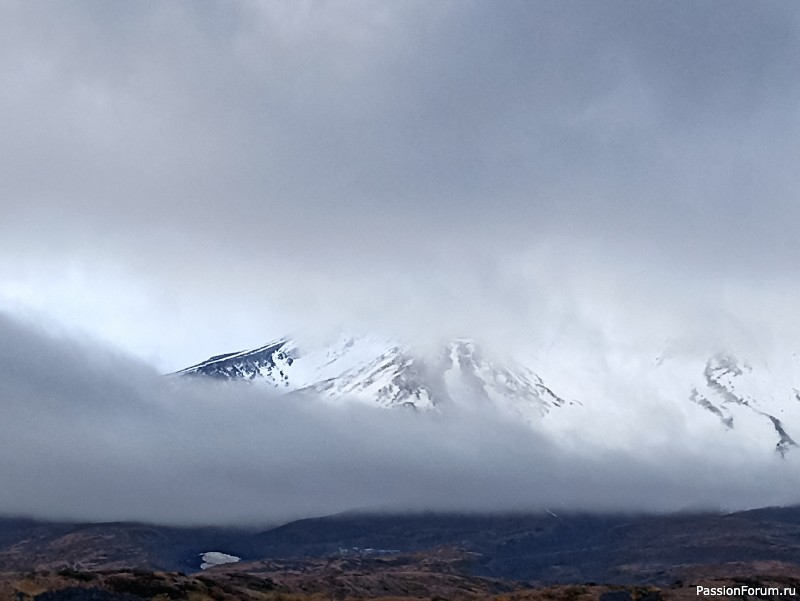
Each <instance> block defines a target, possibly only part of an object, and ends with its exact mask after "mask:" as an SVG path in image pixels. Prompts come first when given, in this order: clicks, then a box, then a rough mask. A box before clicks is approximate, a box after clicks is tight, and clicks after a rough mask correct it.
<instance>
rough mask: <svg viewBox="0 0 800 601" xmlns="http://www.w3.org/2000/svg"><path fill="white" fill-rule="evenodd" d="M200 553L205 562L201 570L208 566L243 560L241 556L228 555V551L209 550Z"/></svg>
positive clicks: (201, 565)
mask: <svg viewBox="0 0 800 601" xmlns="http://www.w3.org/2000/svg"><path fill="white" fill-rule="evenodd" d="M200 555H201V557H202V559H203V563H201V564H200V569H201V570H207V569H208V568H213V567H214V566H221V565H224V564H226V563H236V562H237V561H239V560H241V557H236V556H235V555H228V554H227V553H220V552H219V551H207V552H206V553H201V554H200Z"/></svg>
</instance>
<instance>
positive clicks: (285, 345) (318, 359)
mask: <svg viewBox="0 0 800 601" xmlns="http://www.w3.org/2000/svg"><path fill="white" fill-rule="evenodd" d="M177 373H178V374H182V375H203V376H209V377H213V378H219V379H226V380H246V381H253V382H257V383H260V384H262V385H268V386H271V387H273V388H275V389H277V390H280V391H284V392H286V393H307V394H317V395H321V396H323V397H327V398H330V399H333V400H339V399H354V400H360V401H364V402H368V403H377V404H378V405H381V406H383V407H397V406H404V407H409V408H415V409H442V408H444V407H446V406H447V405H452V404H456V405H467V404H472V405H478V406H479V405H488V406H494V407H497V408H500V409H502V410H504V411H507V412H510V413H511V414H515V415H518V416H520V417H522V418H523V419H526V420H532V419H537V418H539V417H541V416H543V415H544V414H546V413H547V412H549V411H551V410H552V409H554V408H557V407H560V406H562V405H564V404H565V401H564V399H562V398H560V397H559V396H558V395H557V394H556V393H555V392H553V391H552V390H551V389H550V388H548V387H547V386H546V385H545V384H544V382H543V381H542V379H541V378H540V377H539V376H537V375H536V374H535V373H534V372H533V371H531V370H530V369H529V368H528V367H526V366H525V365H523V364H522V363H520V362H517V361H515V360H514V359H511V358H508V357H500V356H499V355H495V354H490V353H488V352H487V351H484V350H483V349H482V348H480V347H479V346H478V345H477V344H476V343H475V342H474V341H472V340H453V341H451V342H449V343H447V344H444V345H442V346H441V347H440V348H438V349H437V350H435V351H434V352H424V353H423V352H419V351H415V350H412V349H411V348H410V347H408V346H405V345H401V344H399V343H397V342H396V341H392V340H386V339H378V338H368V337H342V338H340V339H338V340H337V341H336V342H335V343H333V344H323V345H303V344H302V343H300V342H298V341H297V340H295V339H293V338H281V339H278V340H274V341H272V342H270V343H269V344H267V345H264V346H262V347H259V348H257V349H253V350H249V351H242V352H238V353H229V354H226V355H217V356H215V357H211V358H210V359H208V360H207V361H204V362H202V363H199V364H197V365H194V366H192V367H188V368H186V369H183V370H181V371H179V372H177Z"/></svg>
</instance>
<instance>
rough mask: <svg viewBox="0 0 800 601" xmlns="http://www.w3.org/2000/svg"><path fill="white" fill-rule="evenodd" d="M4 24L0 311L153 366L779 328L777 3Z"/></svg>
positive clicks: (172, 10)
mask: <svg viewBox="0 0 800 601" xmlns="http://www.w3.org/2000/svg"><path fill="white" fill-rule="evenodd" d="M0 11H2V14H0V40H1V41H0V45H1V46H0V50H2V52H0V57H1V58H0V67H1V68H0V73H2V75H0V77H1V78H2V80H1V81H0V114H2V115H3V117H2V118H0V134H2V137H3V145H2V148H0V212H1V215H2V219H0V283H2V286H0V302H3V301H4V299H5V302H4V303H3V304H4V306H7V307H11V308H13V309H14V310H15V311H22V310H26V308H31V307H32V308H33V309H40V310H41V311H42V312H43V313H44V314H51V315H53V314H54V315H55V317H56V318H57V319H63V320H64V321H67V322H73V323H75V324H76V327H80V328H84V329H88V330H90V331H91V332H92V333H93V334H94V335H95V336H100V337H104V338H107V339H114V340H115V341H116V342H117V343H118V344H120V345H121V346H123V347H127V348H131V349H133V350H135V351H136V352H137V353H138V354H139V355H142V356H145V357H146V358H148V360H149V359H152V360H153V362H155V363H158V364H159V366H160V367H162V369H174V368H178V367H181V366H182V365H184V364H186V363H189V362H191V361H193V360H196V359H199V358H200V357H202V356H204V355H207V354H211V353H215V352H222V351H226V350H232V349H233V348H236V347H238V346H248V345H256V344H258V343H259V342H260V341H261V338H262V337H269V336H274V335H277V334H280V333H281V332H282V331H283V330H284V329H290V328H294V327H296V326H298V325H311V326H312V327H321V326H323V325H329V324H332V323H338V322H340V321H362V322H367V325H368V326H375V325H380V326H383V327H387V328H389V329H397V330H409V329H410V330H416V331H420V332H426V333H427V332H436V333H442V334H451V333H453V332H458V333H470V334H477V335H485V336H493V337H495V338H501V339H505V338H514V337H515V336H516V337H518V338H520V339H521V340H522V341H525V340H527V341H530V340H534V341H541V340H543V339H545V338H546V337H547V336H548V335H550V334H551V333H552V332H553V331H561V330H563V329H564V328H561V330H560V329H559V328H560V325H559V324H562V325H564V327H575V326H573V325H570V324H575V323H578V322H583V321H585V322H587V323H586V324H585V329H587V330H588V331H589V334H588V337H589V338H591V337H592V336H593V335H594V333H593V332H594V331H601V332H603V335H608V332H607V331H606V330H607V329H608V328H609V327H612V326H613V329H614V330H615V333H614V336H616V337H619V336H621V334H620V332H622V331H630V332H635V333H637V334H638V333H641V332H645V331H646V333H647V334H648V335H652V336H653V337H654V338H657V339H659V340H663V338H664V337H665V336H666V335H677V336H682V335H686V336H689V335H693V336H696V337H698V338H700V339H707V338H720V339H727V338H731V337H733V338H741V337H744V338H757V337H758V336H759V335H761V334H759V333H762V332H765V331H766V332H773V331H774V332H780V331H781V330H782V329H785V328H789V330H792V329H793V326H792V321H793V320H792V319H791V315H790V314H787V312H786V311H785V310H783V306H784V305H785V301H784V300H782V299H786V298H794V297H796V296H797V294H798V292H799V291H798V289H797V285H796V280H797V279H796V277H795V269H796V268H795V265H797V263H798V258H800V257H798V254H800V252H799V251H800V243H798V238H797V236H796V235H795V224H796V223H798V222H799V221H800V214H799V212H798V206H800V205H798V203H797V202H796V198H795V195H796V191H797V189H798V180H797V175H796V172H797V169H796V168H795V163H796V160H795V159H796V157H797V156H798V150H799V149H798V142H797V140H798V139H800V137H798V133H800V132H799V129H800V128H798V125H799V123H798V111H797V103H796V99H797V97H798V93H799V92H800V90H799V89H798V84H797V78H796V77H795V74H796V73H797V72H798V68H799V67H800V64H799V63H800V36H798V27H799V26H800V23H799V22H798V16H799V13H798V9H796V8H795V7H794V6H791V5H789V4H787V3H780V2H758V3H752V2H746V1H736V2H728V3H726V5H725V7H724V9H721V8H720V7H719V5H718V4H717V3H712V2H697V1H694V0H686V1H678V2H675V1H664V2H648V3H641V2H635V1H613V2H603V3H597V2H591V1H588V0H587V1H582V2H557V3H553V2H504V3H502V4H500V5H498V4H496V3H489V2H439V3H435V4H432V3H429V2H404V3H400V4H398V3H393V2H385V3H381V2H378V3H375V2H361V1H355V0H354V1H353V2H348V3H338V4H337V5H335V6H334V5H330V4H326V3H322V2H313V1H310V2H300V3H298V2H276V3H267V4H264V3H259V2H247V1H239V2H209V3H203V4H202V5H196V4H194V3H190V2H176V3H170V4H168V5H165V4H163V3H156V2H137V3H135V4H124V5H123V4H110V5H109V4H106V3H99V2H89V1H87V2H73V3H70V4H68V5H65V4H62V3H57V2H50V3H48V2H40V3H35V4H31V3H28V2H24V1H21V0H20V1H17V2H13V1H12V2H8V3H5V4H4V5H3V7H2V8H1V9H0ZM753 289H755V290H758V291H759V294H753V293H752V292H750V290H753ZM589 305H591V306H589ZM776 308H777V309H780V310H776ZM512 322H513V323H512ZM642 323H645V324H646V326H645V327H644V328H642V327H641V325H642ZM125 324H128V325H127V326H125ZM543 324H544V325H543ZM609 324H611V325H609ZM734 331H735V332H734ZM220 332H228V334H227V337H226V336H225V335H223V334H220ZM787 337H788V338H791V337H790V336H788V335H787ZM148 338H149V341H148ZM156 339H158V340H156ZM770 342H771V336H767V337H766V343H765V344H769V343H770ZM221 345H224V348H220V346H221ZM228 347H230V348H228ZM194 349H197V350H194Z"/></svg>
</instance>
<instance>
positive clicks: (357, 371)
mask: <svg viewBox="0 0 800 601" xmlns="http://www.w3.org/2000/svg"><path fill="white" fill-rule="evenodd" d="M796 359H797V358H796V357H795V358H793V359H792V360H788V361H786V362H784V363H782V364H781V365H778V366H773V367H770V365H768V364H767V363H766V362H761V363H758V364H756V367H755V368H754V367H752V366H751V365H750V364H748V363H747V362H745V361H742V360H740V359H738V358H737V357H735V356H734V355H732V354H729V353H728V354H726V353H717V354H714V355H713V356H712V357H711V358H709V359H708V360H707V361H702V360H699V361H698V360H687V359H686V358H684V357H680V356H679V357H670V356H668V355H667V354H665V355H664V356H660V357H659V358H658V359H657V360H656V361H655V362H654V363H652V364H651V365H650V366H649V367H648V368H647V370H645V371H642V372H639V371H636V372H635V373H634V374H633V375H631V374H628V379H627V380H626V381H627V382H628V385H627V386H626V387H625V393H624V394H610V393H608V392H607V391H608V390H613V387H609V386H604V385H603V384H604V382H603V380H605V384H607V383H608V381H609V380H613V379H614V378H615V377H616V376H619V375H620V374H616V376H615V375H614V374H610V373H609V374H598V373H596V372H591V371H585V370H584V371H581V370H582V369H583V368H582V367H581V365H580V363H579V362H575V363H576V365H572V366H570V369H572V371H573V374H577V377H576V375H572V376H571V377H567V379H566V380H565V379H564V375H563V373H562V374H559V375H560V376H561V378H560V379H559V378H557V377H556V378H554V380H555V381H557V382H558V384H557V385H556V386H555V387H552V386H551V385H549V384H545V382H544V380H543V378H542V377H540V376H539V375H537V373H536V372H535V371H534V370H533V369H531V367H529V362H526V361H521V360H518V359H515V358H511V357H507V356H502V355H501V354H499V353H494V352H491V351H489V350H487V349H485V348H483V347H482V346H480V345H478V344H477V343H476V342H475V341H472V340H468V339H458V340H452V341H450V342H448V343H446V344H443V345H441V346H440V347H438V348H436V349H435V350H434V351H430V350H428V351H427V352H420V351H418V350H415V349H413V348H412V347H410V346H408V345H405V344H401V343H399V342H398V341H395V340H390V339H384V338H375V337H372V338H371V337H357V336H355V337H354V336H349V337H348V336H343V337H339V338H338V339H336V340H335V341H334V342H332V343H317V344H313V343H309V342H308V341H304V340H301V339H297V338H292V337H285V338H280V339H277V340H273V341H272V342H270V343H269V344H266V345H264V346H262V347H259V348H256V349H252V350H247V351H241V352H237V353H228V354H225V355H217V356H214V357H211V358H210V359H208V360H206V361H204V362H202V363H199V364H197V365H194V366H192V367H188V368H186V369H183V370H181V371H179V372H177V373H178V374H181V375H197V376H206V377H211V378H217V379H224V380H235V381H249V382H253V383H256V384H258V385H262V386H268V387H270V388H272V389H274V390H276V391H281V392H283V393H286V394H295V395H314V396H321V397H323V398H326V399H329V400H331V401H333V402H344V401H348V400H356V401H361V402H365V403H369V404H377V405H379V406H382V407H387V408H391V407H406V408H412V409H418V410H433V411H446V410H447V408H448V407H456V406H458V407H493V408H496V409H498V410H500V411H502V412H504V413H505V414H506V415H510V416H513V417H515V418H518V419H521V420H522V421H524V422H527V423H530V424H534V423H536V424H539V425H540V426H541V425H543V424H544V426H547V427H548V428H554V429H553V433H556V434H557V433H558V432H559V431H560V432H564V431H566V430H569V429H570V422H572V421H573V420H575V419H578V421H581V419H582V423H584V424H588V425H587V426H586V427H589V428H591V429H595V430H597V429H598V428H599V429H600V430H603V429H604V428H605V427H608V422H607V421H606V422H604V425H600V421H601V420H596V419H595V418H596V417H600V418H603V419H609V418H607V416H613V415H619V416H626V415H630V414H631V412H632V411H634V410H635V409H637V408H636V407H634V406H633V405H626V403H633V404H639V403H638V401H640V400H642V399H647V400H650V401H652V399H653V398H658V399H659V402H667V403H669V404H670V405H671V406H672V407H674V408H675V410H676V411H677V412H678V413H680V414H682V415H684V416H685V417H686V418H687V419H688V421H689V422H690V423H691V424H692V425H693V427H697V428H698V430H697V431H698V432H705V433H711V434H714V433H716V434H715V436H716V435H722V434H724V433H725V432H728V433H730V436H728V437H726V438H730V437H736V439H737V440H742V442H743V444H748V445H755V446H759V447H761V448H772V449H774V450H775V452H776V453H777V454H778V455H780V456H784V455H786V453H788V452H790V451H792V450H793V449H796V448H797V447H798V444H799V443H800V361H797V360H796ZM534 367H535V366H534ZM537 371H538V370H537ZM554 375H556V374H552V373H550V372H547V378H548V380H549V379H550V377H551V376H554ZM570 379H571V380H572V381H578V382H580V385H581V386H580V388H581V390H580V391H576V390H575V389H574V388H570V387H569V386H567V384H568V383H569V381H570ZM617 388H619V387H617ZM561 390H568V393H567V394H564V393H561V392H559V391H561ZM576 392H577V394H576ZM565 399H569V400H568V401H567V400H565ZM565 405H571V406H573V407H574V408H575V412H578V413H575V412H573V411H567V412H566V413H564V410H561V411H559V408H561V407H564V406H565ZM639 410H640V409H639ZM582 411H586V415H585V416H583V418H581V416H580V415H578V414H579V413H580V412H582ZM545 416H547V419H546V420H542V418H543V417H545ZM622 419H623V420H625V419H626V418H624V417H623V418H622ZM645 419H647V418H645ZM551 420H555V421H551ZM647 421H650V420H647ZM548 422H549V426H548ZM616 423H617V424H619V425H618V427H621V428H623V429H624V428H625V424H624V423H621V422H619V420H617V422H616ZM565 426H566V428H565ZM647 428H648V429H649V430H650V431H654V429H656V430H657V429H658V423H656V422H653V423H648V424H647ZM572 431H573V433H574V428H572ZM579 434H580V435H581V436H583V435H584V434H589V432H585V431H584V430H581V431H580V432H579ZM698 436H705V435H704V434H698ZM797 452H798V453H800V451H797Z"/></svg>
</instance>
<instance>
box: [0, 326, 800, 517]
mask: <svg viewBox="0 0 800 601" xmlns="http://www.w3.org/2000/svg"><path fill="white" fill-rule="evenodd" d="M0 336H1V337H2V339H3V340H4V341H5V342H6V343H5V344H4V345H3V346H2V348H1V349H0V398H2V399H3V411H4V419H3V420H2V422H0V435H1V436H2V439H3V441H4V445H5V448H6V449H7V452H6V455H5V457H6V461H4V462H3V463H2V465H0V477H2V480H3V482H4V483H5V485H4V487H3V488H2V491H0V511H2V513H4V514H7V515H8V514H11V515H14V514H22V515H30V516H35V517H40V518H42V517H46V518H59V519H73V520H89V521H106V520H123V519H124V520H140V521H149V522H162V523H208V524H253V523H274V522H275V521H281V520H287V519H292V518H298V517H307V516H315V515H325V514H330V513H335V512H338V511H345V510H350V509H361V510H372V511H404V510H440V511H477V512H495V511H505V510H534V509H538V510H542V509H543V508H549V509H551V510H553V511H562V510H570V509H573V510H577V509H585V510H591V511H594V512H605V511H672V510H680V509H687V508H713V509H719V508H724V509H730V510H732V509H738V508H746V507H756V506H764V505H774V504H789V503H794V502H797V490H798V486H797V485H798V481H797V478H798V476H797V474H798V473H799V472H798V470H797V465H796V463H797V457H798V455H799V454H798V453H796V452H792V451H791V450H789V452H787V453H786V454H785V457H783V458H781V456H780V454H778V453H776V452H775V444H776V431H775V429H774V428H773V427H771V426H770V427H766V425H765V426H764V428H763V429H762V430H758V431H750V430H747V429H744V430H743V431H742V435H739V433H740V430H739V429H738V428H739V424H738V423H737V421H736V420H738V419H739V416H738V415H736V416H734V423H735V424H736V425H735V426H734V428H733V429H729V428H727V427H726V426H725V425H724V424H722V423H720V420H719V416H718V415H715V414H714V413H712V412H710V411H708V410H707V409H706V408H704V407H702V406H701V405H698V404H697V403H692V402H691V401H690V400H689V398H688V394H687V393H688V391H687V390H685V389H684V391H683V392H684V394H683V396H682V397H681V398H680V399H678V400H677V401H676V402H675V403H664V400H663V399H659V400H658V403H648V402H646V400H644V399H639V400H640V401H641V402H638V401H634V402H631V403H630V404H622V402H621V400H620V399H616V401H618V402H617V403H616V404H612V405H603V404H594V403H590V402H589V399H584V400H582V401H581V403H582V404H580V405H579V404H577V403H576V404H574V405H571V404H569V402H566V403H564V404H563V405H561V406H557V407H548V411H547V412H546V413H544V414H542V412H541V411H539V409H541V406H538V405H536V406H535V407H536V410H537V412H536V414H537V416H538V417H536V419H533V418H531V420H530V423H526V422H525V421H524V420H520V419H519V416H518V415H514V414H509V413H507V412H504V411H498V410H497V407H496V406H493V405H491V404H481V403H478V404H470V405H467V406H461V407H459V406H458V405H455V406H454V407H452V408H448V409H447V410H446V411H445V410H442V411H425V410H420V411H406V410H403V409H402V408H395V409H387V408H384V407H381V406H379V404H374V403H373V404H370V403H365V402H364V399H363V398H362V399H358V395H357V394H356V395H354V397H355V398H354V399H352V402H343V401H345V400H346V399H347V395H346V394H345V395H343V396H342V397H341V398H340V399H339V400H337V401H332V400H331V399H330V398H327V399H326V398H319V395H310V394H302V395H297V394H276V392H277V391H276V389H275V388H274V387H273V385H271V384H268V385H267V386H258V385H251V384H247V383H238V384H237V383H236V382H229V381H222V382H219V381H215V380H214V379H213V378H197V377H195V378H183V377H180V378H178V377H174V376H173V377H164V376H163V375H161V374H160V373H158V372H156V371H154V370H152V368H149V367H147V366H145V365H143V364H141V363H139V362H137V361H136V360H133V359H131V358H128V357H126V356H124V355H121V354H119V353H116V352H113V351H110V350H108V349H107V348H104V347H102V346H98V345H97V344H90V343H88V342H86V341H80V340H76V339H74V338H68V337H64V336H60V337H59V336H54V335H53V334H51V333H47V332H43V331H42V330H41V329H40V328H38V327H34V326H31V325H30V324H24V323H21V322H19V321H18V320H14V319H11V318H9V317H7V316H3V317H2V319H1V320H0ZM297 361H298V364H299V362H300V361H301V359H298V360H297ZM322 396H323V397H324V396H325V395H324V391H323V394H322ZM567 398H569V397H567ZM637 402H638V405H637ZM717 402H719V401H717ZM722 407H723V408H724V410H726V411H727V410H731V411H734V410H736V409H737V408H739V406H738V405H736V406H728V405H725V404H722ZM586 408H592V411H591V412H589V413H588V414H585V413H582V412H583V411H584V410H585V409H586ZM721 410H722V409H721ZM654 411H656V413H654ZM684 411H691V412H693V413H691V415H692V416H693V417H694V421H692V420H689V419H687V417H686V416H685V415H684ZM742 415H746V413H743V414H742ZM620 416H624V419H621V418H620ZM702 418H707V419H706V421H705V422H702ZM760 419H763V420H764V422H765V423H766V422H768V421H769V420H768V419H766V418H763V417H760ZM787 422H788V420H787ZM592 423H593V424H594V426H593V427H587V425H588V424H592ZM611 423H616V424H617V427H616V428H615V429H609V428H607V427H606V426H607V424H611ZM698 428H700V429H699V430H698ZM787 431H789V434H790V435H791V431H790V430H789V424H788V423H787Z"/></svg>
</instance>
